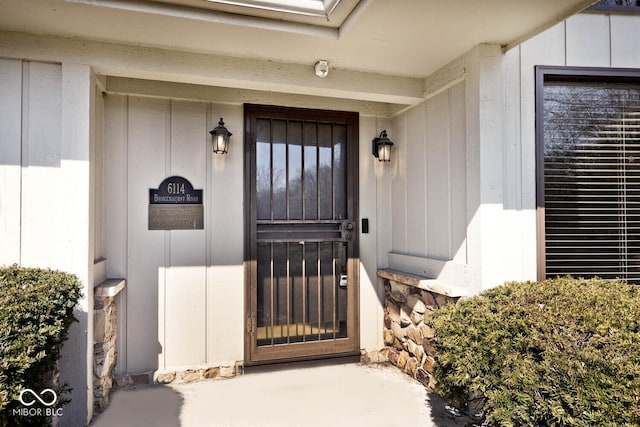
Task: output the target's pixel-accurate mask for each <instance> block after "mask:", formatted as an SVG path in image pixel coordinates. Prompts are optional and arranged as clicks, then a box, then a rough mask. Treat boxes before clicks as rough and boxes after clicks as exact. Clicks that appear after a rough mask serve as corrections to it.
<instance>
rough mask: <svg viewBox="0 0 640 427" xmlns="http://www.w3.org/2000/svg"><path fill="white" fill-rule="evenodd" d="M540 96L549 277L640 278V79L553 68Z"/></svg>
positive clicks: (545, 237)
mask: <svg viewBox="0 0 640 427" xmlns="http://www.w3.org/2000/svg"><path fill="white" fill-rule="evenodd" d="M590 80H591V81H590ZM540 95H542V105H540V104H539V105H538V113H539V114H540V113H542V114H541V115H542V123H538V132H539V133H542V135H539V138H538V144H539V149H540V145H542V149H543V153H542V155H541V153H540V152H539V153H538V156H539V157H538V167H540V163H541V162H542V163H543V169H542V171H541V170H540V169H539V175H538V176H539V177H540V178H542V180H543V184H542V185H543V190H544V191H543V192H542V193H541V192H539V193H538V194H539V204H540V205H541V207H543V208H544V209H543V210H542V212H544V243H543V245H544V262H545V266H544V271H545V275H546V277H548V278H549V277H556V276H559V275H560V276H562V275H566V274H571V275H573V276H575V277H593V276H597V277H601V278H604V279H614V278H621V279H625V280H628V281H629V282H631V283H640V79H639V80H638V81H637V82H634V80H633V79H629V78H625V79H622V80H616V79H615V78H611V79H609V80H606V81H605V80H603V79H597V78H593V79H589V78H588V77H587V78H585V76H581V78H579V79H576V80H571V79H570V78H569V77H568V76H566V75H565V76H562V78H557V77H556V78H554V77H553V76H551V75H549V76H546V77H545V78H544V79H543V88H542V94H541V93H540V88H539V92H538V96H540ZM538 102H540V100H538ZM540 107H542V111H540ZM538 117H539V118H538V120H540V116H538ZM540 136H542V141H540ZM541 175H542V176H541ZM539 185H540V184H539ZM540 198H542V200H540ZM541 201H542V202H543V203H540V202H541Z"/></svg>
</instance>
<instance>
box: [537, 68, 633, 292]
mask: <svg viewBox="0 0 640 427" xmlns="http://www.w3.org/2000/svg"><path fill="white" fill-rule="evenodd" d="M547 81H551V82H567V83H594V84H604V85H606V84H628V85H631V84H633V85H636V86H637V85H640V69H628V68H602V67H558V66H536V67H535V132H536V136H535V144H536V154H535V156H536V169H535V170H536V230H537V239H536V240H537V248H536V252H537V259H538V262H537V264H538V265H537V277H538V280H544V279H545V278H546V251H545V242H546V230H545V179H544V172H545V170H544V162H545V156H544V148H545V147H544V87H545V86H544V85H545V82H547Z"/></svg>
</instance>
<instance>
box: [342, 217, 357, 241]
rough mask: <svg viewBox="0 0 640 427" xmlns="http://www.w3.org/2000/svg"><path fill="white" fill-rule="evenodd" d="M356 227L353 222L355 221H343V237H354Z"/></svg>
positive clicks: (345, 238)
mask: <svg viewBox="0 0 640 427" xmlns="http://www.w3.org/2000/svg"><path fill="white" fill-rule="evenodd" d="M354 228H355V224H354V223H353V221H344V222H343V223H342V239H343V240H351V239H352V238H353V229H354Z"/></svg>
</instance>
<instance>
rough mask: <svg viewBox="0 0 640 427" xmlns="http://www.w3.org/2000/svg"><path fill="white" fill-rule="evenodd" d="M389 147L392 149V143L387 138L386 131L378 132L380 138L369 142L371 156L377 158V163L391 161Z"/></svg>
mask: <svg viewBox="0 0 640 427" xmlns="http://www.w3.org/2000/svg"><path fill="white" fill-rule="evenodd" d="M391 147H393V142H391V140H390V139H389V138H387V131H386V130H383V131H382V132H380V136H379V137H377V138H373V141H371V150H372V151H373V156H374V157H377V158H378V161H379V162H389V161H391Z"/></svg>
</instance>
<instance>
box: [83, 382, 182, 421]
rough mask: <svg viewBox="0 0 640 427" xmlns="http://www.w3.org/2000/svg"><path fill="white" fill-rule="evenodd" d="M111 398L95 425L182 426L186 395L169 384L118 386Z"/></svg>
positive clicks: (96, 419)
mask: <svg viewBox="0 0 640 427" xmlns="http://www.w3.org/2000/svg"><path fill="white" fill-rule="evenodd" d="M110 400H111V402H110V403H109V406H108V407H107V409H106V410H105V411H104V412H103V413H101V414H100V415H98V416H97V417H96V418H95V419H94V421H93V422H92V423H91V426H93V427H113V426H132V427H133V426H136V427H137V426H140V427H146V426H154V427H180V412H181V409H182V403H183V398H182V395H181V394H180V393H178V392H177V391H175V390H173V389H171V388H169V387H165V386H161V385H151V386H141V387H140V388H139V389H127V390H124V389H123V390H117V391H115V392H114V393H113V395H112V396H111V399H110Z"/></svg>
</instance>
